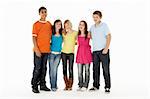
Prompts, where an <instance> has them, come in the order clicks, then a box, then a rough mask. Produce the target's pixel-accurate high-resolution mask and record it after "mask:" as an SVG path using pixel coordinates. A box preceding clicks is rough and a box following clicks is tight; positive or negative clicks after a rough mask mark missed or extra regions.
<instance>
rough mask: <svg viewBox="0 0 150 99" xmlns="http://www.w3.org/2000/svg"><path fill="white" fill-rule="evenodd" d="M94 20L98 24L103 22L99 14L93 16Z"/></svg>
mask: <svg viewBox="0 0 150 99" xmlns="http://www.w3.org/2000/svg"><path fill="white" fill-rule="evenodd" d="M93 20H94V22H95V23H96V24H97V23H99V22H100V21H101V17H100V16H99V15H97V14H93Z"/></svg>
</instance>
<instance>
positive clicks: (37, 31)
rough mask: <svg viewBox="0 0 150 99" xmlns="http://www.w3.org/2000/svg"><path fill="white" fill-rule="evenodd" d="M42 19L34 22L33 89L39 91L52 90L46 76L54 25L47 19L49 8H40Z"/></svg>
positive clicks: (35, 91)
mask: <svg viewBox="0 0 150 99" xmlns="http://www.w3.org/2000/svg"><path fill="white" fill-rule="evenodd" d="M39 15H40V17H41V18H40V20H39V21H37V22H35V23H34V24H33V31H32V36H33V44H34V70H33V78H32V81H31V84H32V91H33V92H34V93H39V90H38V85H40V90H44V91H50V89H49V88H47V86H46V81H45V76H46V71H47V67H46V65H47V58H48V53H49V52H50V38H51V35H52V25H51V23H50V22H49V21H46V16H47V9H46V8H45V7H40V8H39Z"/></svg>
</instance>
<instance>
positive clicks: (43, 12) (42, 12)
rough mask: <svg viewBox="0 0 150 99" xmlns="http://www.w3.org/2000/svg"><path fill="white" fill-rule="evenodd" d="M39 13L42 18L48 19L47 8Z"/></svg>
mask: <svg viewBox="0 0 150 99" xmlns="http://www.w3.org/2000/svg"><path fill="white" fill-rule="evenodd" d="M39 15H40V17H41V19H46V17H47V10H46V9H42V10H41V11H40V12H39Z"/></svg>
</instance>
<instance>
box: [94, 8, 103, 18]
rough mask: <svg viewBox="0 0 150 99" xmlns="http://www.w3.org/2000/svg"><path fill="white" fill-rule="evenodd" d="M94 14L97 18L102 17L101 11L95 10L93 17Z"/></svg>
mask: <svg viewBox="0 0 150 99" xmlns="http://www.w3.org/2000/svg"><path fill="white" fill-rule="evenodd" d="M94 14H97V15H98V16H99V17H102V12H101V11H98V10H96V11H94V12H93V15H94Z"/></svg>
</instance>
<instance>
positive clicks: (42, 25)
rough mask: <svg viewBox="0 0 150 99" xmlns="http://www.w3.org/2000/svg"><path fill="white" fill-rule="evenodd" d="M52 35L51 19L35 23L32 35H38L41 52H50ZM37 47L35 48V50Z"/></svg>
mask: <svg viewBox="0 0 150 99" xmlns="http://www.w3.org/2000/svg"><path fill="white" fill-rule="evenodd" d="M51 35H52V25H51V23H50V22H49V21H46V22H40V21H37V22H35V23H34V24H33V30H32V36H35V37H37V46H38V47H39V50H40V52H41V53H49V52H50V39H51ZM35 50H36V49H35V48H34V51H35Z"/></svg>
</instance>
